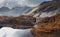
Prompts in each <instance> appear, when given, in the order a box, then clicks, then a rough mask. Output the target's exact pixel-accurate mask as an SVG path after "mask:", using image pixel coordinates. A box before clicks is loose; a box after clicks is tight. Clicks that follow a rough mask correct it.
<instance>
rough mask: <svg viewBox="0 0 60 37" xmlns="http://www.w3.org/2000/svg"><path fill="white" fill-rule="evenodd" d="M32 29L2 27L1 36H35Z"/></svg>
mask: <svg viewBox="0 0 60 37" xmlns="http://www.w3.org/2000/svg"><path fill="white" fill-rule="evenodd" d="M30 30H31V29H13V28H10V27H3V28H1V29H0V37H33V35H32V34H31V32H30Z"/></svg>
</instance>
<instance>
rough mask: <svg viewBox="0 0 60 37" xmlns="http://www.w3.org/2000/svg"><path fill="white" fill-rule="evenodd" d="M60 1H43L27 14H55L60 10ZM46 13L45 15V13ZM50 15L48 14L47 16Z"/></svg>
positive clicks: (35, 15)
mask: <svg viewBox="0 0 60 37" xmlns="http://www.w3.org/2000/svg"><path fill="white" fill-rule="evenodd" d="M57 2H58V1H56V0H55V1H54V0H53V1H45V2H43V3H41V4H40V5H39V6H37V7H34V8H33V9H32V10H30V11H29V12H28V13H27V15H31V16H33V17H50V16H53V15H55V14H56V13H57V12H59V11H60V2H58V3H57ZM43 14H44V15H43ZM47 15H48V16H47Z"/></svg>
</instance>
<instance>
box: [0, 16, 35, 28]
mask: <svg viewBox="0 0 60 37" xmlns="http://www.w3.org/2000/svg"><path fill="white" fill-rule="evenodd" d="M34 22H35V18H33V17H32V16H24V15H21V16H18V17H13V16H10V17H8V16H0V28H1V27H12V28H15V29H20V28H23V29H25V28H32V27H33V26H34Z"/></svg>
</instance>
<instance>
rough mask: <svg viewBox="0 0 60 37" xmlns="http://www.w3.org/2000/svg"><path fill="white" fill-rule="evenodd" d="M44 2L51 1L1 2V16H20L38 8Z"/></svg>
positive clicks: (5, 0) (4, 0) (21, 0)
mask: <svg viewBox="0 0 60 37" xmlns="http://www.w3.org/2000/svg"><path fill="white" fill-rule="evenodd" d="M43 1H50V0H0V16H18V15H20V14H23V13H25V12H27V11H28V10H30V9H32V8H33V7H35V6H38V5H39V4H40V3H42V2H43ZM2 7H5V8H2ZM18 7H19V8H18ZM8 8H9V9H8ZM12 8H14V9H12Z"/></svg>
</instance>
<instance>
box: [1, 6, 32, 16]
mask: <svg viewBox="0 0 60 37" xmlns="http://www.w3.org/2000/svg"><path fill="white" fill-rule="evenodd" d="M29 9H32V8H31V7H26V6H25V7H14V8H12V9H10V8H8V7H1V8H0V14H2V16H17V15H18V16H19V15H21V14H23V13H26V12H27V11H28V10H29Z"/></svg>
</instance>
